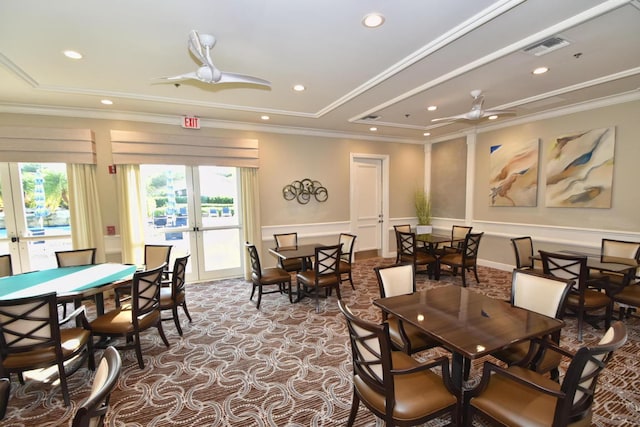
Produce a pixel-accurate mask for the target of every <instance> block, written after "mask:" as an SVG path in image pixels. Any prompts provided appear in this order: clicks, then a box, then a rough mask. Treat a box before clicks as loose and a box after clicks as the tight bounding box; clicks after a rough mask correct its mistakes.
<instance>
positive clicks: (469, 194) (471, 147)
mask: <svg viewBox="0 0 640 427" xmlns="http://www.w3.org/2000/svg"><path fill="white" fill-rule="evenodd" d="M476 136H477V134H476V132H475V130H474V131H473V132H472V133H468V134H467V182H466V187H467V190H466V201H465V211H464V223H465V224H466V225H472V222H473V199H474V197H473V194H474V190H475V187H474V185H473V184H474V182H475V175H476Z"/></svg>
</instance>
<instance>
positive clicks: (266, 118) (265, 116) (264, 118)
mask: <svg viewBox="0 0 640 427" xmlns="http://www.w3.org/2000/svg"><path fill="white" fill-rule="evenodd" d="M260 118H261V119H262V120H269V119H270V118H271V117H269V116H267V115H264V116H260Z"/></svg>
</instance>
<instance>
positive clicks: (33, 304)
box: [0, 292, 62, 359]
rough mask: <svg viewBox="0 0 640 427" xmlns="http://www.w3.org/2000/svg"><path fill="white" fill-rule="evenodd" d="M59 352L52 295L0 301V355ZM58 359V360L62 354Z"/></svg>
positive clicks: (58, 330) (58, 328) (53, 293)
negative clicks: (42, 351)
mask: <svg viewBox="0 0 640 427" xmlns="http://www.w3.org/2000/svg"><path fill="white" fill-rule="evenodd" d="M51 347H53V348H56V350H58V349H60V327H59V325H58V308H57V301H56V293H55V292H50V293H48V294H44V295H37V296H34V297H26V298H18V299H13V300H0V355H1V356H2V359H4V358H6V357H7V355H9V354H20V353H25V352H29V351H34V350H39V349H43V348H51ZM58 356H60V357H62V352H61V350H60V354H58Z"/></svg>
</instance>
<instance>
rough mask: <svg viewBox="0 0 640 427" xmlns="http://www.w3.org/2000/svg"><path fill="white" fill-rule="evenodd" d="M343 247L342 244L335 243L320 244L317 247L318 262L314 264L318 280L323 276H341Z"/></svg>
mask: <svg viewBox="0 0 640 427" xmlns="http://www.w3.org/2000/svg"><path fill="white" fill-rule="evenodd" d="M341 247H342V245H333V246H319V247H317V248H316V250H315V254H316V262H315V264H314V266H313V268H314V269H315V273H316V280H319V279H320V278H321V277H322V276H332V275H335V276H336V277H339V274H340V265H339V262H340V253H341ZM338 281H339V279H338Z"/></svg>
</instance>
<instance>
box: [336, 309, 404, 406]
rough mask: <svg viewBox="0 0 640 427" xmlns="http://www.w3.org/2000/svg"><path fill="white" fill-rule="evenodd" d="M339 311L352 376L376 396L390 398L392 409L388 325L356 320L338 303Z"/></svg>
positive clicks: (393, 392)
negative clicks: (349, 357) (350, 356)
mask: <svg viewBox="0 0 640 427" xmlns="http://www.w3.org/2000/svg"><path fill="white" fill-rule="evenodd" d="M338 307H339V308H340V311H341V312H342V314H343V315H344V317H345V319H346V321H347V329H348V332H349V341H350V342H351V354H352V363H353V374H354V376H358V377H359V378H360V379H361V380H362V381H364V382H365V383H366V384H367V385H368V386H369V387H371V388H372V389H373V390H374V391H375V392H377V393H379V394H382V395H385V396H387V405H389V406H388V407H390V406H392V405H393V401H389V397H390V398H391V399H392V398H393V396H394V394H395V389H394V384H393V378H392V376H391V373H390V372H391V348H392V347H391V340H390V338H389V324H388V323H386V322H385V323H382V324H379V325H378V324H375V323H372V322H368V321H366V320H362V319H360V318H358V317H356V316H355V315H354V314H353V313H352V312H351V310H350V309H349V307H347V305H346V304H345V303H344V302H343V301H342V300H338Z"/></svg>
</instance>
